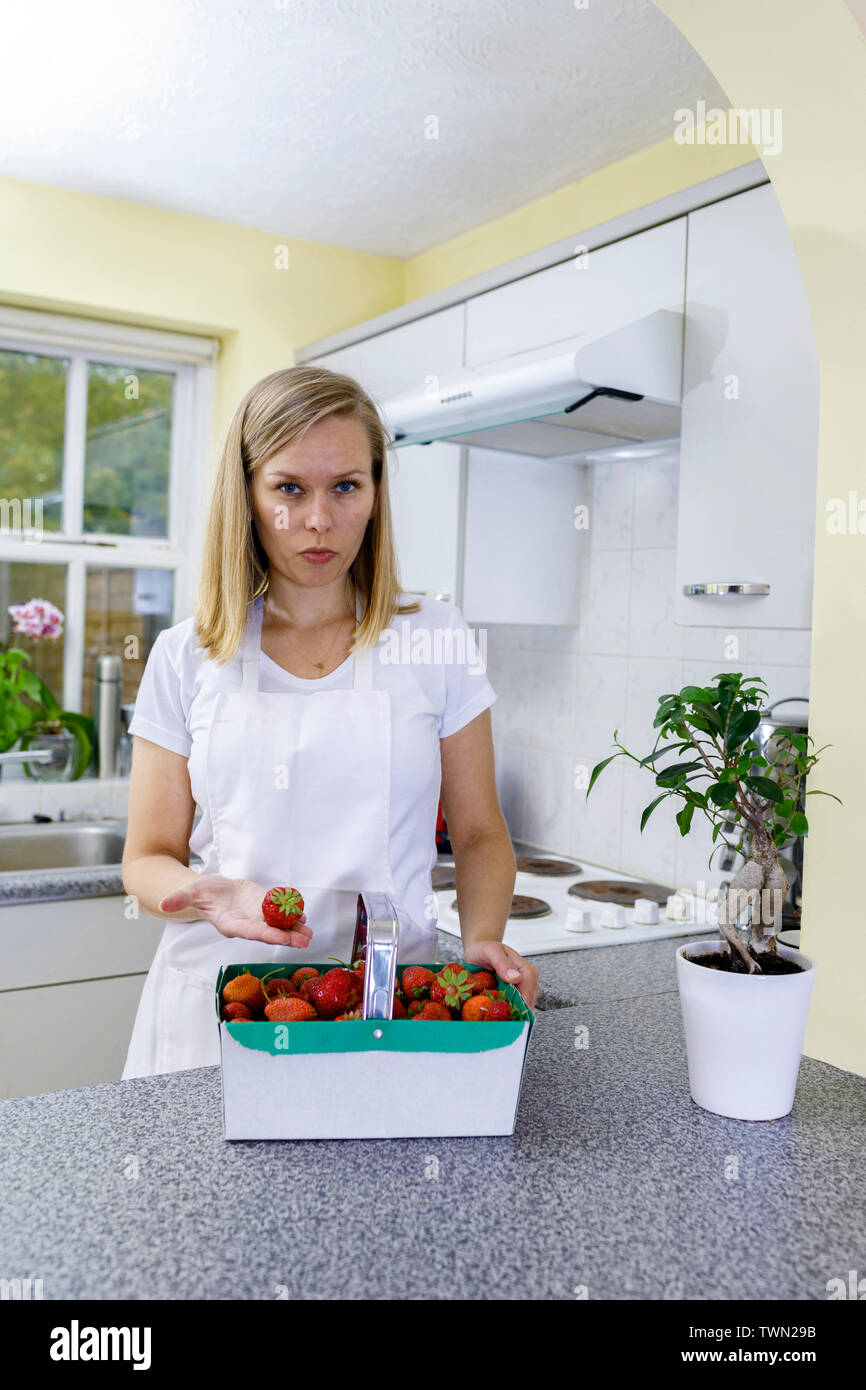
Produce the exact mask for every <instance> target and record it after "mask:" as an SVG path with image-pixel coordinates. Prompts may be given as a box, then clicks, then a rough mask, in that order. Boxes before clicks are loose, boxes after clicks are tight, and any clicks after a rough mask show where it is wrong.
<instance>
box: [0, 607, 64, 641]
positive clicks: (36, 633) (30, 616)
mask: <svg viewBox="0 0 866 1390" xmlns="http://www.w3.org/2000/svg"><path fill="white" fill-rule="evenodd" d="M9 612H10V613H11V614H12V631H13V632H18V633H21V634H22V635H23V636H25V637H46V638H48V640H49V641H56V640H57V638H58V637H59V636H60V633H61V631H62V629H63V614H62V613H61V611H60V609H59V608H55V607H54V604H53V603H49V602H48V600H47V599H43V598H32V599H31V600H30V602H29V603H13V604H11V605H10V607H9Z"/></svg>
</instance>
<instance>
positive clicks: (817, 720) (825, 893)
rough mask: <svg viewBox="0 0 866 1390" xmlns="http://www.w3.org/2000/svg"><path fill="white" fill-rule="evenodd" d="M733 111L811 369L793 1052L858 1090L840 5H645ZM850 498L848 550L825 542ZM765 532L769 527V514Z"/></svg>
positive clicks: (855, 662)
mask: <svg viewBox="0 0 866 1390" xmlns="http://www.w3.org/2000/svg"><path fill="white" fill-rule="evenodd" d="M656 5H657V8H658V9H660V10H662V11H663V12H664V13H665V14H666V15H667V16H668V17H669V18H670V19H671V20H672V21H673V23H674V24H676V25H677V26H678V27H679V28H680V29H681V30H682V32H683V34H684V35H685V37H686V38H687V39H688V41H689V42H690V43H691V45H692V47H693V48H694V49H695V50H696V51H697V53H698V54H699V55H700V57H701V58H702V59H703V61H704V62H705V63H706V65H707V67H708V68H709V69H710V71H711V72H712V73H713V76H714V77H715V78H716V79H717V81H718V82H719V83H720V84H721V86H722V87H723V88H724V90H725V92H726V93H727V95H728V97H729V99H730V101H731V103H732V105H733V106H736V107H740V106H742V107H746V108H749V107H753V106H758V107H763V106H769V107H779V108H780V109H781V111H782V122H783V143H782V150H781V152H780V153H779V154H777V155H774V156H772V157H768V158H767V159H766V160H765V167H766V169H767V173H768V174H769V176H770V178H771V180H772V183H773V187H774V188H775V190H776V193H777V195H778V198H779V202H780V204H781V207H782V211H783V213H784V215H785V218H786V221H787V223H788V227H789V229H790V231H791V236H792V238H793V242H794V246H795V249H796V251H797V255H798V257H799V261H800V269H801V270H802V273H803V281H804V284H805V287H806V292H807V294H808V297H809V304H810V307H811V311H812V321H813V323H814V326H815V335H816V338H817V342H818V353H819V357H820V364H821V427H820V444H819V459H818V526H817V534H816V543H815V587H814V596H813V614H812V621H813V628H812V670H811V684H810V706H809V709H810V713H809V732H810V733H811V734H812V735H813V736H814V738H815V741H816V744H817V746H818V747H820V746H821V745H822V744H825V743H831V744H832V745H833V747H832V748H829V749H828V750H827V751H826V753H825V754H824V755H823V757H822V760H821V763H820V765H819V767H818V768H816V770H815V773H814V774H813V779H812V781H813V785H814V786H816V787H820V788H822V789H824V790H827V791H831V792H834V793H835V794H836V795H837V796H840V797H841V798H842V800H843V801H844V803H845V805H844V808H842V807H840V806H838V805H837V804H836V802H834V801H831V800H829V799H828V798H826V797H821V796H813V797H810V798H809V801H808V812H809V823H810V834H809V836H808V839H807V841H806V852H805V860H804V866H803V886H804V895H805V896H804V903H803V933H802V941H803V946H804V949H805V950H806V951H807V953H808V954H810V955H811V956H812V957H813V959H814V960H815V961H816V962H817V965H818V971H817V978H816V982H815V993H814V996H813V1001H812V1010H811V1014H810V1020H809V1028H808V1032H807V1034H806V1045H805V1050H806V1053H807V1055H808V1056H810V1057H817V1058H820V1059H821V1060H823V1061H825V1062H832V1063H833V1064H834V1065H835V1066H838V1067H845V1068H847V1069H848V1070H850V1071H856V1072H859V1073H861V1074H864V1075H866V911H864V908H863V886H862V878H861V875H860V866H861V864H862V862H863V846H864V834H866V815H864V813H863V810H862V802H861V799H860V798H861V796H862V789H863V788H864V787H866V734H864V723H863V721H864V712H866V463H864V453H863V399H864V389H866V388H864V382H866V271H864V267H866V157H864V152H863V132H864V130H866V42H864V39H863V37H862V36H861V34H860V30H859V29H858V27H857V25H856V24H855V22H854V18H853V16H852V14H851V12H850V11H849V10H848V8H847V7H846V5H845V4H844V3H843V0H822V4H821V5H820V7H817V8H816V6H815V4H814V3H813V0H761V4H760V5H756V4H755V0H726V3H725V4H724V5H719V4H718V0H656ZM851 491H854V492H856V493H857V495H858V498H859V499H860V500H861V503H862V504H863V505H864V515H863V518H862V526H863V529H864V534H863V535H854V534H849V535H831V534H830V533H829V532H828V530H827V527H826V524H825V521H826V517H827V503H828V502H829V501H832V499H834V498H844V499H847V497H848V494H849V492H851ZM766 524H770V525H771V524H772V512H770V514H769V516H768V518H767V522H766Z"/></svg>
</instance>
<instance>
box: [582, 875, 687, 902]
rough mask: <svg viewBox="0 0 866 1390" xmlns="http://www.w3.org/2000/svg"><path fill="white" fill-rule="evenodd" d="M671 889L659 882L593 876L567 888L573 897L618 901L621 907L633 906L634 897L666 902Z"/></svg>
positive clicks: (597, 900) (596, 900)
mask: <svg viewBox="0 0 866 1390" xmlns="http://www.w3.org/2000/svg"><path fill="white" fill-rule="evenodd" d="M671 891H672V890H671V889H670V888H663V887H662V886H661V884H659V883H637V882H630V881H629V880H628V879H622V878H620V879H609V878H594V879H590V880H588V881H587V882H586V883H572V884H571V886H570V888H569V890H568V892H569V895H570V896H571V897H573V898H592V899H593V901H595V902H598V903H618V904H619V905H620V906H621V907H634V904H635V899H636V898H649V899H650V900H651V901H652V902H656V903H660V904H662V903H666V902H667V900H668V896H669V894H670V893H671Z"/></svg>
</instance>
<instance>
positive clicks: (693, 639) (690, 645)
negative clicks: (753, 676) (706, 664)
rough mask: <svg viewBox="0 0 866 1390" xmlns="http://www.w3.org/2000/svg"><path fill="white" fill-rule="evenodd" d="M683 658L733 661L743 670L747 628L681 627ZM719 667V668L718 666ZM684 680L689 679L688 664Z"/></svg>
mask: <svg viewBox="0 0 866 1390" xmlns="http://www.w3.org/2000/svg"><path fill="white" fill-rule="evenodd" d="M682 633H683V658H684V660H685V661H686V663H688V662H690V661H733V662H734V663H736V662H739V663H740V666H739V668H738V667H737V666H736V665H735V666H734V669H735V670H737V669H740V670H743V671H744V670H745V662H746V661H747V659H748V658H747V655H746V653H747V650H748V642H749V630H748V628H745V627H741V628H735V627H683V629H682ZM720 669H721V668H720ZM686 681H691V676H690V675H689V671H688V665H687V667H686Z"/></svg>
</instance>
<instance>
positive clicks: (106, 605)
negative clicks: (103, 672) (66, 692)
mask: <svg viewBox="0 0 866 1390" xmlns="http://www.w3.org/2000/svg"><path fill="white" fill-rule="evenodd" d="M173 587H174V574H173V573H172V571H171V570H145V569H101V568H100V569H96V568H93V569H88V571H87V613H86V618H85V624H84V681H83V684H82V688H81V709H82V712H83V713H84V714H90V715H92V714H93V682H94V680H95V677H96V659H97V657H100V656H105V655H106V653H108V652H111V653H113V654H114V655H115V656H119V657H120V658H121V660H122V663H123V667H122V669H123V704H125V705H126V704H132V703H133V701H134V700H135V697H136V695H137V694H138V686H139V682H140V680H141V675H142V672H143V670H144V666H145V662H146V661H147V658H148V655H149V653H150V649H151V647H152V646H153V644H154V642H155V641H156V639H157V637H158V636H159V634H160V632H162V630H163V628H166V627H171V625H172V619H171V613H172V596H173Z"/></svg>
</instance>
